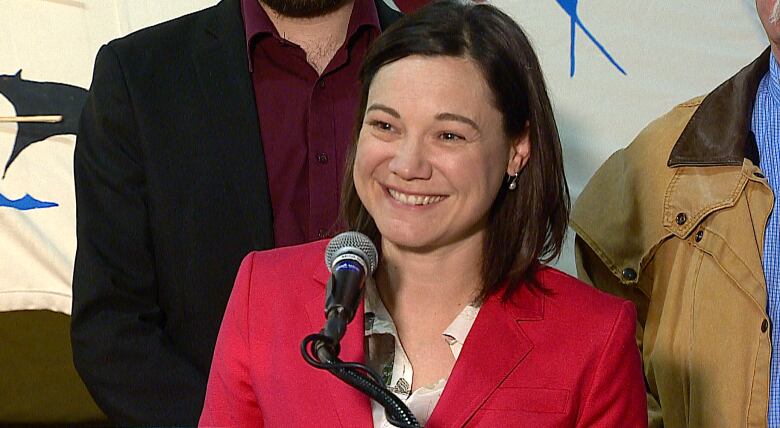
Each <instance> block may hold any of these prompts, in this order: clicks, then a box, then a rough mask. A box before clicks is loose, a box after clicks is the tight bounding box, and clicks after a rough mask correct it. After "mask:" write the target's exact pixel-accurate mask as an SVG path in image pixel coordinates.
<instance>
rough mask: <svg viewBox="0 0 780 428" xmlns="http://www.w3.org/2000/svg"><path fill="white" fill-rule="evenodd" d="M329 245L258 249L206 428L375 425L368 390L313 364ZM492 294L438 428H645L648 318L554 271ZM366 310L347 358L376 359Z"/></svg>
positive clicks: (211, 387) (217, 367)
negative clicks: (368, 354) (502, 294)
mask: <svg viewBox="0 0 780 428" xmlns="http://www.w3.org/2000/svg"><path fill="white" fill-rule="evenodd" d="M325 245H326V242H325V241H319V242H315V243H311V244H305V245H302V246H297V247H287V248H280V249H276V250H271V251H266V252H254V253H251V254H249V255H248V256H247V257H246V258H245V259H244V261H243V263H242V264H241V268H240V270H239V273H238V278H237V279H236V284H235V287H234V288H233V293H232V295H231V296H230V301H229V303H228V306H227V312H226V313H225V317H224V319H223V321H222V327H221V330H220V332H219V338H218V339H217V347H216V351H215V353H214V360H213V363H212V366H211V376H210V377H209V382H208V389H207V391H206V402H205V405H204V408H203V413H202V415H201V419H200V425H201V426H229V427H241V426H247V427H250V426H251V427H257V426H266V427H371V426H372V419H371V405H370V402H369V399H368V398H367V397H366V396H365V395H363V394H362V393H360V392H358V391H356V390H354V389H352V388H351V387H350V386H348V385H346V384H344V383H342V382H341V381H340V380H338V379H337V378H336V377H334V376H333V375H331V374H330V373H328V372H325V371H322V370H318V369H315V368H313V367H310V366H309V365H307V364H306V362H305V361H304V360H303V358H302V357H301V352H300V344H301V340H302V339H303V338H304V337H305V336H306V335H308V334H311V333H315V332H318V331H319V330H320V329H321V328H322V324H323V321H324V309H323V308H324V302H325V284H326V283H327V281H328V277H329V273H328V270H327V268H326V267H325V263H324V250H325ZM539 279H540V280H541V281H542V283H543V284H544V285H545V286H546V287H547V288H548V289H549V290H550V292H549V293H547V294H543V293H541V292H531V291H529V290H527V289H526V288H521V291H518V292H517V293H515V295H514V297H513V298H512V299H510V301H509V302H507V303H502V302H501V300H500V299H499V298H497V297H491V298H489V299H487V300H486V301H485V302H484V304H483V306H482V308H481V310H480V311H479V315H478V316H477V319H476V320H475V322H474V325H473V327H472V329H471V331H470V333H469V335H468V337H467V339H466V342H465V344H464V346H463V350H462V351H461V354H460V357H459V358H458V360H457V362H456V364H455V367H454V368H453V369H452V373H451V374H450V377H449V380H448V381H447V386H446V387H445V389H444V392H443V393H442V396H441V398H440V400H439V402H438V405H437V406H436V408H435V409H434V411H433V414H432V415H431V417H430V419H429V420H428V423H427V425H426V426H427V427H429V428H436V427H463V426H467V427H534V428H536V427H645V426H647V408H646V402H645V387H644V378H643V376H642V369H641V363H640V356H639V351H638V349H637V347H636V342H635V339H634V337H635V326H636V313H635V310H634V307H633V306H632V304H631V303H630V302H627V301H623V300H620V299H618V298H616V297H612V296H609V295H606V294H603V293H601V292H600V291H597V290H596V289H594V288H591V287H589V286H587V285H586V284H584V283H582V282H580V281H578V280H577V279H574V278H572V277H570V276H568V275H566V274H563V273H561V272H559V271H556V270H554V269H549V268H548V269H544V270H543V271H541V272H540V273H539ZM363 340H364V331H363V308H362V305H361V308H360V309H359V310H358V314H357V315H356V316H355V320H354V321H353V322H352V324H350V326H349V328H348V330H347V333H346V335H345V337H344V339H343V340H342V344H341V345H342V350H341V355H340V357H341V359H342V360H344V361H359V362H363V361H364V353H363V348H364V347H363Z"/></svg>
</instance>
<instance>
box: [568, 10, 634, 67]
mask: <svg viewBox="0 0 780 428" xmlns="http://www.w3.org/2000/svg"><path fill="white" fill-rule="evenodd" d="M555 1H557V2H558V5H559V6H560V7H561V8H563V10H564V11H565V12H566V14H567V15H569V18H570V21H571V25H570V27H569V31H570V33H571V34H570V39H569V44H570V46H569V61H570V65H569V76H570V77H574V69H575V66H576V62H575V58H574V48H575V46H576V45H575V36H576V34H577V28H578V27H579V29H581V30H582V31H583V32H584V33H585V35H586V36H588V38H589V39H590V41H591V42H593V44H595V45H596V47H597V48H599V50H600V51H601V53H602V54H604V56H605V57H606V58H607V60H609V62H610V63H612V65H614V66H615V68H617V69H618V71H619V72H621V73H623V74H624V75H625V74H626V70H624V69H623V67H621V66H620V64H618V63H617V61H615V59H614V58H612V55H610V54H609V52H607V49H606V48H605V47H604V45H602V44H601V42H599V41H598V40H597V39H596V37H595V36H594V35H593V34H591V32H590V30H588V27H586V26H585V24H583V23H582V20H581V19H580V16H579V14H578V13H577V6H578V3H579V0H555Z"/></svg>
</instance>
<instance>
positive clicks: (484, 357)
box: [427, 287, 544, 427]
mask: <svg viewBox="0 0 780 428" xmlns="http://www.w3.org/2000/svg"><path fill="white" fill-rule="evenodd" d="M543 317H544V296H543V295H541V294H540V293H532V292H530V291H528V290H526V288H525V287H523V288H521V289H520V290H518V291H517V293H516V296H515V297H513V298H512V299H511V300H510V301H509V302H508V303H503V302H501V299H500V296H495V295H494V296H491V297H489V298H488V299H487V300H486V301H485V303H484V304H483V305H482V308H481V309H480V311H479V315H477V319H476V320H475V321H474V325H473V326H472V328H471V331H470V332H469V335H468V337H467V338H466V343H464V345H463V349H462V351H461V353H460V356H459V357H458V361H457V362H456V363H455V367H453V369H452V373H450V377H449V380H448V381H447V386H446V387H445V388H444V392H442V395H441V398H440V399H439V402H438V403H437V405H436V408H435V409H434V411H433V414H431V417H430V419H428V423H427V426H429V427H461V426H464V425H465V424H466V423H467V422H468V421H469V419H471V417H472V416H473V415H474V413H475V412H476V411H477V410H478V409H479V408H480V407H481V406H482V404H483V403H484V402H485V400H487V398H488V397H489V396H490V394H491V393H492V392H493V391H495V390H496V388H498V387H499V385H500V384H501V383H502V382H503V381H504V379H506V377H507V376H508V375H509V374H510V373H511V372H512V371H513V370H514V369H515V367H517V365H518V364H519V363H520V362H521V361H522V360H523V359H524V358H525V357H526V355H528V353H529V352H531V349H533V343H532V342H531V340H530V339H529V338H528V337H527V336H526V335H525V334H524V333H523V330H522V328H521V327H520V325H519V322H521V321H524V320H531V321H533V320H541V319H543Z"/></svg>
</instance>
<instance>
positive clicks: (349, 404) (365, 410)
mask: <svg viewBox="0 0 780 428" xmlns="http://www.w3.org/2000/svg"><path fill="white" fill-rule="evenodd" d="M329 278H330V273H329V272H328V269H327V268H326V267H325V266H324V264H321V266H317V268H316V269H315V272H314V280H315V281H316V282H319V283H320V284H321V285H322V289H321V291H318V292H317V293H315V294H316V296H315V297H314V298H312V299H310V300H309V301H308V302H307V304H306V313H307V314H308V316H309V322H310V323H311V328H312V332H317V331H320V330H321V329H322V327H323V324H324V322H325V315H324V310H325V285H326V284H327V282H328V279H329ZM363 312H364V307H363V301H362V300H361V302H360V306H359V307H358V310H357V313H356V314H355V319H353V320H352V322H351V323H350V324H349V327H347V332H346V334H345V335H344V337H343V338H342V339H341V352H340V354H339V358H340V359H341V360H342V361H345V362H358V363H365V352H364V347H363V341H364V337H365V330H364V329H363V322H364V321H363V319H364V317H363ZM327 379H328V380H327V386H326V387H327V389H328V392H329V393H330V400H331V403H330V407H332V408H334V409H336V413H337V414H338V418H339V422H340V423H341V426H342V427H367V426H372V425H373V420H372V415H371V402H370V401H369V398H368V396H367V395H365V394H363V393H362V392H360V391H358V390H356V389H355V388H353V387H351V386H349V385H347V384H346V383H344V382H342V381H341V379H339V378H337V377H336V376H334V375H332V374H330V373H327Z"/></svg>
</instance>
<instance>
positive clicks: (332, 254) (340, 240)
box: [325, 231, 379, 276]
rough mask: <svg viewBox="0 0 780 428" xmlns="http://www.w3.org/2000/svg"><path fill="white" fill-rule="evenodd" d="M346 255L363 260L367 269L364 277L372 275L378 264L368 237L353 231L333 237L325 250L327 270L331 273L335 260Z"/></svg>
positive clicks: (377, 258)
mask: <svg viewBox="0 0 780 428" xmlns="http://www.w3.org/2000/svg"><path fill="white" fill-rule="evenodd" d="M346 254H349V255H352V256H357V257H359V258H360V259H361V260H363V262H364V263H365V265H366V269H367V272H366V275H368V276H371V275H373V274H374V270H376V266H377V263H378V262H379V255H378V254H377V251H376V247H375V246H374V243H373V242H371V240H370V239H368V236H366V235H363V234H362V233H360V232H355V231H349V232H343V233H339V234H338V235H336V236H334V237H333V239H331V240H330V242H328V247H327V248H326V249H325V264H326V265H327V266H328V270H329V271H331V272H333V264H334V262H335V261H336V259H337V258H339V257H340V256H343V255H346Z"/></svg>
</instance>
